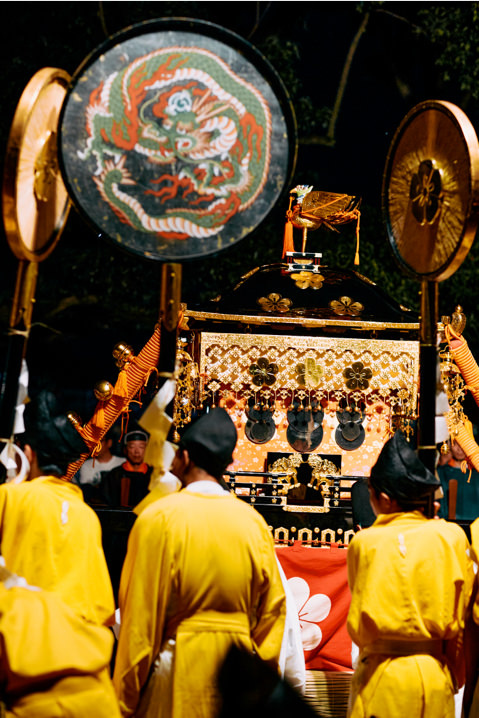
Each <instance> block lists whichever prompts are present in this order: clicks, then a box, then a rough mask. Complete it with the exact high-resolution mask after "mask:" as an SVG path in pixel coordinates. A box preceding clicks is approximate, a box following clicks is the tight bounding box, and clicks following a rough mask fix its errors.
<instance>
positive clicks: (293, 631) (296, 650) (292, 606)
mask: <svg viewBox="0 0 479 718" xmlns="http://www.w3.org/2000/svg"><path fill="white" fill-rule="evenodd" d="M276 560H277V563H278V568H279V573H280V575H281V580H282V582H283V588H284V592H285V594H286V620H285V623H284V634H283V642H282V644H281V652H280V656H279V668H280V671H281V677H282V678H284V679H286V681H287V682H288V683H289V684H290V685H291V686H292V687H293V688H295V689H296V690H297V691H299V692H300V693H303V694H304V691H305V686H306V666H305V662H304V650H303V642H302V639H301V628H300V625H299V616H298V609H297V608H296V603H295V600H294V598H293V594H292V593H291V590H290V588H289V586H288V581H287V578H286V576H285V573H284V571H283V567H282V566H281V564H280V562H279V560H278V557H276Z"/></svg>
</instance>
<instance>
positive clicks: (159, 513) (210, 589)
mask: <svg viewBox="0 0 479 718" xmlns="http://www.w3.org/2000/svg"><path fill="white" fill-rule="evenodd" d="M119 603H120V610H121V628H120V636H119V642H118V649H117V655H116V663H115V671H114V676H113V683H114V686H115V689H116V691H117V694H118V696H119V701H120V709H121V711H122V715H124V716H130V715H137V716H139V715H141V716H149V717H152V716H173V717H174V718H191V716H196V717H201V718H210V717H212V716H214V715H216V712H217V708H218V695H217V691H216V689H215V679H216V673H217V670H218V669H219V668H220V666H221V664H222V662H223V659H224V658H225V656H226V654H227V652H228V649H229V648H230V647H231V645H233V644H234V645H237V646H240V647H243V648H246V649H248V650H256V651H257V653H258V654H259V656H260V657H261V658H262V659H263V660H265V661H267V662H268V663H269V664H271V665H273V666H274V667H275V668H277V667H278V661H279V655H280V650H281V643H282V638H283V631H284V620H285V614H286V600H285V593H284V589H283V586H282V582H281V576H280V574H279V569H278V565H277V560H276V556H275V553H274V543H273V540H272V537H271V535H270V533H269V530H268V528H267V526H266V523H265V521H264V519H263V518H262V517H261V516H260V514H259V513H258V512H256V511H255V510H254V509H253V508H252V507H251V506H248V505H247V504H245V503H244V502H242V501H241V500H240V499H238V498H236V497H234V496H232V495H231V494H227V493H225V494H223V495H202V494H198V493H192V492H190V491H185V490H183V491H180V492H179V493H176V494H172V495H170V496H166V497H163V498H161V499H160V500H158V501H156V502H155V503H153V504H151V505H150V506H148V507H147V508H146V509H145V510H144V511H143V512H141V514H140V515H139V517H138V519H137V520H136V522H135V524H134V526H133V529H132V531H131V534H130V537H129V542H128V551H127V556H126V559H125V563H124V566H123V572H122V576H121V582H120V594H119ZM173 645H174V648H173V650H172V651H170V650H169V648H170V646H173ZM160 650H161V651H163V654H162V655H163V658H164V659H165V657H167V656H168V658H172V659H173V661H174V663H173V669H172V672H171V673H170V672H169V671H168V670H167V671H166V673H167V674H168V675H169V678H168V679H167V682H168V681H170V680H171V676H172V684H171V683H170V685H168V686H167V690H163V691H162V693H161V696H159V697H157V696H156V694H155V695H152V694H153V693H155V688H154V686H153V687H152V686H151V683H152V681H151V680H150V684H149V685H148V687H147V690H146V693H145V695H144V696H143V698H142V704H141V707H140V708H138V704H139V699H140V692H141V691H142V690H143V689H144V688H145V685H146V684H147V681H148V677H149V672H150V669H151V668H152V667H153V664H154V662H155V661H156V659H157V657H158V655H159V653H160ZM157 667H158V665H156V666H155V667H154V668H155V670H156V668H157ZM160 668H161V667H160ZM160 682H161V681H160Z"/></svg>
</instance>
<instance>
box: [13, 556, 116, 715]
mask: <svg viewBox="0 0 479 718" xmlns="http://www.w3.org/2000/svg"><path fill="white" fill-rule="evenodd" d="M26 637H27V640H25V638H26ZM0 639H1V644H2V650H1V652H0V682H1V685H2V694H1V700H2V702H3V704H4V708H5V713H3V712H2V715H4V714H5V716H6V718H32V716H34V717H35V718H52V717H53V716H58V717H60V716H69V718H83V717H84V716H95V718H116V717H118V718H120V712H119V709H118V704H117V701H116V696H115V693H114V691H113V686H112V684H111V680H110V676H109V665H110V659H111V653H112V648H113V635H112V632H111V631H109V630H108V629H107V628H106V627H104V626H98V625H94V624H91V623H88V622H87V621H84V620H82V619H81V618H80V617H79V616H78V615H77V614H76V613H75V611H74V610H72V608H71V607H70V606H68V605H67V604H66V603H65V602H64V601H62V599H61V598H60V597H59V595H58V594H57V593H51V592H49V591H43V590H41V589H40V588H39V587H36V586H30V585H29V584H27V582H26V581H25V579H24V578H23V577H18V576H15V575H13V574H12V573H11V572H10V571H8V570H7V569H5V568H4V567H3V566H1V565H0Z"/></svg>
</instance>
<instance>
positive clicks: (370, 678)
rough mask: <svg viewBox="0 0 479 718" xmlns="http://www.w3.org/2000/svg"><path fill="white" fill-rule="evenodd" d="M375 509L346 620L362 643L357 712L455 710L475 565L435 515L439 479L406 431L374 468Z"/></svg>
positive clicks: (388, 715) (460, 535) (460, 537)
mask: <svg viewBox="0 0 479 718" xmlns="http://www.w3.org/2000/svg"><path fill="white" fill-rule="evenodd" d="M369 486H370V497H371V504H372V506H373V509H374V511H375V513H376V515H377V518H376V521H375V522H374V524H373V525H372V526H370V527H369V528H366V529H363V530H361V531H359V532H358V533H357V534H355V536H354V538H353V540H352V541H351V543H350V546H349V548H348V576H349V584H350V588H351V604H350V610H349V614H348V619H347V628H348V631H349V634H350V636H351V638H352V640H353V642H354V643H355V644H356V645H357V647H358V648H359V658H358V661H357V664H356V667H355V673H354V675H353V679H352V687H351V695H350V708H349V716H350V718H366V717H368V718H373V717H374V718H419V716H421V718H424V717H427V716H431V717H433V718H454V715H455V702H454V694H455V692H456V691H457V690H458V688H460V687H461V686H462V685H463V684H464V678H465V674H464V658H463V638H464V625H465V619H466V613H467V609H468V604H469V600H470V596H471V591H472V584H473V576H474V574H473V566H472V561H471V559H470V556H469V548H470V547H469V542H468V540H467V537H466V534H465V532H464V531H463V529H462V528H460V527H459V526H458V525H456V524H453V523H448V522H446V521H445V520H444V519H436V518H432V517H433V515H434V511H435V509H434V506H435V502H434V493H435V491H436V489H437V488H438V486H440V482H439V479H438V478H437V477H435V476H434V475H433V474H432V473H431V472H430V471H429V470H428V469H427V468H426V467H425V466H424V465H423V464H422V462H421V461H420V460H419V458H418V457H417V455H416V453H415V452H414V450H413V449H412V447H411V446H410V444H409V443H408V442H407V441H406V439H405V438H404V436H403V434H401V433H400V432H396V434H394V436H393V437H392V438H391V439H390V440H389V441H388V442H387V443H386V444H385V446H384V447H383V450H382V452H381V454H380V455H379V458H378V460H377V462H376V464H375V465H374V466H373V468H372V469H371V475H370V477H369Z"/></svg>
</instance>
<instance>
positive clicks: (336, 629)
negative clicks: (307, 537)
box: [276, 542, 352, 671]
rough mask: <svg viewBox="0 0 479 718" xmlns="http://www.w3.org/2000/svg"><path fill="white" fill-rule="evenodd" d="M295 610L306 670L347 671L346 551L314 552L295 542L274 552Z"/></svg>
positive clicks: (312, 548)
mask: <svg viewBox="0 0 479 718" xmlns="http://www.w3.org/2000/svg"><path fill="white" fill-rule="evenodd" d="M276 554H277V556H278V559H279V561H280V563H281V566H282V568H283V571H284V573H285V575H286V578H287V579H288V586H289V588H290V589H291V590H292V593H293V596H294V598H295V601H296V605H297V608H298V615H299V622H300V625H301V635H302V639H303V648H304V657H305V661H306V668H307V669H315V670H321V671H351V670H352V667H351V647H352V644H351V639H350V638H349V635H348V633H347V630H346V618H347V615H348V610H349V604H350V600H351V594H350V591H349V586H348V577H347V566H346V558H347V549H346V548H339V547H337V546H334V545H332V546H331V548H329V547H327V548H317V547H308V546H304V545H302V544H301V543H300V542H296V543H295V544H293V545H292V546H288V547H285V548H283V547H280V546H278V547H277V548H276Z"/></svg>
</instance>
